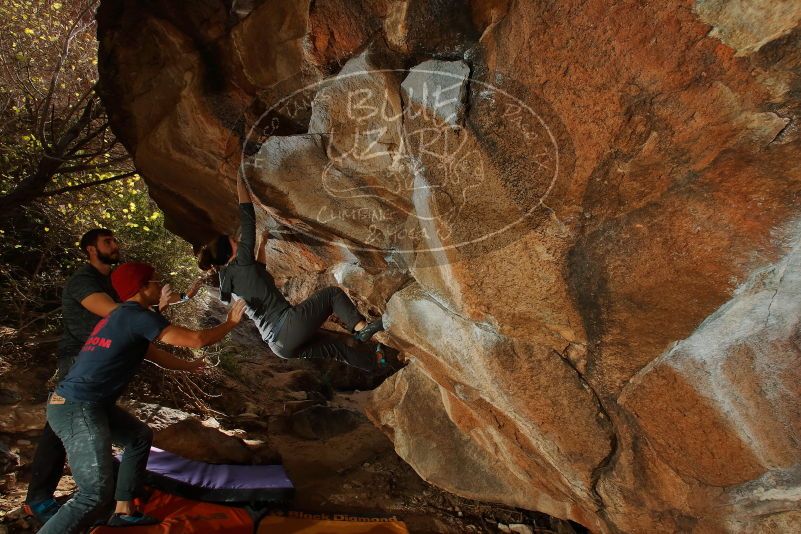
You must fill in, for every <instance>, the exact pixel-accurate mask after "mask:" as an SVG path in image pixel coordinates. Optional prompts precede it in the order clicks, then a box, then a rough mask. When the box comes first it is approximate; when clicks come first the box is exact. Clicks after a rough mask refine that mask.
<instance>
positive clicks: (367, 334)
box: [353, 319, 384, 343]
mask: <svg viewBox="0 0 801 534" xmlns="http://www.w3.org/2000/svg"><path fill="white" fill-rule="evenodd" d="M383 329H384V323H383V321H381V319H378V320H377V321H373V322H372V323H368V324H367V326H365V327H364V328H362V329H361V330H359V331H358V332H355V333H354V334H353V337H355V338H356V339H357V340H358V341H361V342H362V343H365V342H366V341H369V340H370V338H371V337H373V335H374V334H375V333H376V332H380V331H382V330H383Z"/></svg>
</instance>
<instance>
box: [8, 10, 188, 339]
mask: <svg viewBox="0 0 801 534" xmlns="http://www.w3.org/2000/svg"><path fill="white" fill-rule="evenodd" d="M96 6H97V0H71V1H70V2H56V1H53V0H3V2H1V3H0V200H2V197H3V196H8V195H9V194H10V193H12V192H14V191H17V190H18V189H19V188H20V186H24V185H26V184H31V183H33V184H34V185H35V186H36V187H37V188H38V192H37V193H36V194H35V195H34V198H35V197H37V196H38V198H35V201H33V202H30V203H25V204H24V205H22V207H21V208H20V207H19V206H13V207H14V208H15V209H14V211H13V215H12V216H8V217H6V218H3V217H2V215H3V214H0V326H7V327H10V328H12V329H14V330H19V329H20V328H22V329H23V330H24V331H25V332H34V331H36V332H45V333H55V332H57V331H58V330H59V329H60V328H61V324H60V323H61V322H60V320H59V315H58V306H59V305H60V297H59V295H60V290H61V287H62V286H63V283H64V281H65V279H66V277H68V276H69V275H70V274H71V273H72V272H74V271H75V269H77V267H78V266H79V265H81V264H82V263H84V262H85V261H86V258H85V256H84V255H83V253H82V252H81V251H79V250H78V248H77V242H78V240H79V239H80V236H81V235H82V234H83V233H84V232H85V231H87V230H89V229H90V228H93V227H105V228H109V229H111V230H112V231H114V233H115V234H116V235H117V237H118V239H119V240H120V242H121V246H122V251H123V259H127V260H140V261H147V262H150V263H153V264H154V265H156V267H157V268H158V269H159V271H160V272H161V273H162V275H163V277H164V278H165V279H168V280H170V281H172V283H173V285H174V286H176V287H177V288H181V289H183V288H185V287H186V286H187V285H188V284H189V281H190V279H191V278H192V277H194V276H195V275H196V273H197V272H198V271H197V268H196V267H195V266H194V260H193V258H192V256H191V250H190V248H189V246H188V245H187V244H186V243H185V242H183V241H182V240H180V239H179V238H177V237H176V236H174V235H172V234H170V233H169V232H168V231H167V230H166V229H165V228H164V220H163V216H162V214H161V212H160V211H159V210H158V208H157V206H156V205H155V204H154V203H153V201H152V200H151V199H150V197H149V196H148V194H147V189H146V187H145V185H144V183H143V182H142V180H141V179H140V178H139V177H138V176H136V175H134V176H132V177H130V178H124V179H122V180H119V181H110V182H107V183H103V184H101V185H93V186H91V187H88V188H85V189H80V190H69V189H70V188H75V187H78V186H81V185H83V184H91V183H94V182H98V181H102V180H105V179H109V178H112V177H115V176H119V175H121V174H126V173H129V172H131V169H132V165H131V161H130V158H129V157H128V155H127V153H125V151H124V149H123V147H122V146H121V145H120V144H119V143H118V142H117V140H116V138H115V137H114V136H113V134H112V132H111V131H110V130H109V129H108V124H107V119H106V117H105V113H103V112H102V105H101V104H100V103H99V101H98V98H97V95H95V94H94V86H95V83H96V80H97V78H98V73H97V42H96V40H95V21H94V18H93V17H94V8H95V7H96ZM87 110H88V111H91V113H90V114H89V119H87V121H85V122H83V123H81V122H80V121H78V122H77V123H76V121H77V120H78V117H80V116H81V115H82V114H83V113H84V112H85V111H87ZM76 124H79V125H80V128H77V127H76ZM71 129H72V130H74V131H79V134H78V135H77V136H75V137H73V138H72V139H71V141H70V142H69V143H66V144H65V143H64V142H63V141H64V139H66V138H68V137H69V135H68V134H69V132H70V131H71ZM56 160H57V161H58V162H59V165H58V166H56V168H52V166H50V167H48V161H56ZM39 176H41V177H43V179H42V180H39V179H38V177H39ZM37 180H38V181H37ZM62 189H67V190H68V192H66V193H62V194H58V195H55V196H40V195H41V194H42V193H44V194H45V195H46V194H48V193H49V192H53V191H60V190H62Z"/></svg>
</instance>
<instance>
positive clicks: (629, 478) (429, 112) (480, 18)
mask: <svg viewBox="0 0 801 534" xmlns="http://www.w3.org/2000/svg"><path fill="white" fill-rule="evenodd" d="M98 21H99V27H98V38H99V40H100V46H101V57H100V63H99V67H100V79H101V82H102V87H103V98H104V101H105V104H106V107H107V108H108V109H109V113H110V119H111V124H112V126H113V128H114V130H115V132H116V133H117V135H118V136H119V137H120V138H121V139H122V140H123V142H124V143H125V145H126V146H127V147H128V148H129V150H130V151H131V153H132V154H133V156H134V160H135V162H136V164H137V167H138V168H139V169H140V171H141V172H142V174H143V176H144V177H145V179H146V180H147V182H148V184H149V185H150V191H151V194H152V195H153V196H154V198H155V199H156V200H157V202H159V204H160V205H161V206H162V207H163V209H164V210H165V213H166V215H167V219H168V221H169V224H170V227H171V228H172V229H174V230H175V231H176V232H178V233H180V234H181V235H182V236H184V237H185V238H187V239H188V240H190V241H191V242H193V243H194V244H199V243H201V242H203V241H204V240H206V239H208V238H209V237H210V236H211V235H212V234H213V233H215V232H224V231H225V232H227V231H232V230H234V228H235V225H236V201H235V177H236V173H237V172H238V171H241V172H244V173H245V174H246V176H247V177H248V179H249V180H250V182H251V184H252V186H253V188H254V191H255V193H256V196H257V201H258V203H259V205H260V208H261V209H260V210H259V213H260V214H261V215H260V216H259V217H260V218H259V225H260V227H261V229H262V230H263V234H264V235H263V239H262V244H263V245H264V249H263V250H264V251H263V253H262V254H261V259H263V260H264V261H265V262H266V263H267V265H268V268H269V269H270V270H271V272H272V273H273V275H274V276H275V279H276V281H277V282H278V283H279V285H280V287H281V288H282V290H283V291H284V292H285V293H286V294H287V296H288V298H289V299H290V300H292V301H293V302H298V301H300V300H301V299H303V298H305V297H306V296H308V295H309V294H311V293H312V292H313V291H315V290H316V289H318V288H320V287H323V286H325V285H330V284H339V285H341V286H343V287H344V288H345V289H346V291H348V293H349V295H350V296H351V297H352V298H353V300H354V301H355V302H357V304H358V306H359V308H360V310H362V311H363V312H364V313H366V314H372V315H378V314H383V315H384V320H385V323H386V325H387V329H388V331H387V333H386V334H385V337H384V338H383V339H385V340H386V341H387V342H388V343H390V344H392V345H394V346H396V347H397V348H399V349H401V350H402V351H403V352H404V359H405V360H407V361H408V362H409V363H408V365H407V367H406V368H404V369H403V370H402V371H401V372H400V373H399V374H397V375H396V376H393V377H391V378H390V379H389V380H387V381H386V382H385V383H384V384H383V385H382V386H381V387H379V388H378V389H377V390H375V391H374V392H373V394H372V404H371V406H370V408H369V409H368V414H369V416H370V417H371V419H372V420H373V422H374V423H375V424H376V425H378V426H380V428H382V429H383V430H384V431H385V432H386V433H387V434H388V435H389V436H390V437H391V438H392V439H393V440H394V443H395V446H396V449H397V450H398V452H399V454H400V455H401V456H402V457H403V458H405V459H406V461H408V462H409V463H410V464H411V465H412V466H413V467H414V468H415V469H416V470H417V471H418V472H419V473H420V474H421V475H422V476H423V477H424V478H426V479H427V480H429V481H431V482H433V483H435V484H437V485H439V486H441V487H443V488H445V489H447V490H449V491H452V492H455V493H459V494H461V495H465V496H470V497H474V498H479V499H484V500H487V501H494V502H500V503H505V504H508V505H512V506H516V507H522V508H528V509H533V510H540V511H544V512H547V513H550V514H552V515H555V516H558V517H562V518H569V519H573V520H575V521H579V522H581V523H582V524H584V525H586V526H588V527H589V528H591V529H593V530H596V531H599V532H677V531H679V532H720V531H728V532H771V531H777V530H780V531H795V530H799V529H801V514H799V512H798V509H799V506H800V503H801V498H800V497H799V495H801V471H800V469H801V468H799V466H800V465H801V450H799V446H798V443H801V435H799V434H800V433H801V427H799V421H801V413H799V408H798V406H801V390H799V387H798V383H799V372H798V370H797V367H798V366H797V365H794V363H795V362H797V360H798V356H799V353H801V349H800V348H799V346H801V335H799V327H801V324H800V323H801V318H800V314H801V312H799V310H800V309H801V308H799V306H798V302H799V297H801V295H799V290H798V289H797V288H798V287H799V284H801V274H799V273H801V267H799V265H800V264H799V253H798V250H799V247H801V227H799V226H798V222H797V221H798V220H799V216H801V205H800V204H799V202H798V200H799V193H801V158H799V157H798V153H799V149H800V148H801V133H800V132H799V129H798V124H799V113H801V99H799V88H801V74H800V73H801V9H799V8H798V7H797V3H793V2H786V1H781V0H748V1H741V2H731V1H729V2H727V1H718V0H696V1H694V2H690V4H688V5H682V6H672V5H670V4H669V3H658V2H646V3H643V2H636V1H633V0H631V1H629V0H626V1H623V2H617V3H615V4H614V5H610V4H609V3H608V2H604V1H602V0H589V1H573V0H568V1H567V2H561V3H547V2H546V3H543V2H539V3H537V2H509V1H508V0H447V1H441V2H423V1H417V0H379V1H367V0H357V1H354V2H343V1H341V0H318V1H316V2H311V1H308V0H304V1H299V2H296V1H288V0H287V1H275V2H274V1H269V2H267V1H254V2H235V3H234V5H233V6H232V5H231V3H229V2H224V1H222V0H204V1H203V2H197V3H189V2H170V3H167V4H163V3H160V2H152V1H149V2H137V1H134V0H103V1H102V3H101V6H100V10H99V12H98ZM330 326H331V327H332V328H335V327H334V326H333V325H330Z"/></svg>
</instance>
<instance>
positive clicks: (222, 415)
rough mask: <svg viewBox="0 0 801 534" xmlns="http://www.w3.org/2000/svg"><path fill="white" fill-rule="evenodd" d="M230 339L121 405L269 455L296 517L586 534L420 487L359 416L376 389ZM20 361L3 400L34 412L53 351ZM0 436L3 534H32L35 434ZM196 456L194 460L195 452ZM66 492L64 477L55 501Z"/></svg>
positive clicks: (355, 375) (157, 374)
mask: <svg viewBox="0 0 801 534" xmlns="http://www.w3.org/2000/svg"><path fill="white" fill-rule="evenodd" d="M239 328H241V329H243V330H246V332H244V335H240V336H237V342H236V344H234V343H232V342H228V343H226V344H224V345H223V346H222V347H220V348H218V349H216V351H215V352H213V353H209V354H208V359H209V360H210V361H212V362H214V363H217V366H216V367H214V368H212V369H211V370H210V371H208V372H207V373H206V374H204V375H202V376H197V375H195V376H193V377H191V380H190V377H187V376H186V375H180V374H179V373H172V372H166V371H164V370H161V369H158V368H156V367H155V366H152V365H150V364H145V366H144V367H143V370H142V372H140V376H139V377H138V378H137V379H136V380H135V382H134V383H133V384H132V385H131V387H130V388H129V392H128V394H127V395H126V397H125V398H124V401H123V402H129V403H133V404H131V405H132V406H137V404H136V402H145V403H151V405H152V404H155V405H161V406H167V407H170V408H176V409H178V410H182V411H183V412H187V413H189V414H191V415H193V416H195V417H197V418H198V419H202V420H211V421H215V425H218V426H219V429H220V431H223V432H225V433H226V434H228V435H232V436H236V437H238V438H242V439H244V440H245V443H246V444H247V445H248V447H249V448H250V449H252V450H253V451H254V452H253V454H254V457H253V461H260V457H261V459H262V460H263V458H264V457H265V451H268V453H267V456H270V455H271V454H274V453H278V454H279V455H280V456H281V458H282V460H283V464H284V466H285V469H286V470H287V472H288V473H289V476H290V478H291V479H292V480H293V482H294V484H295V486H296V498H295V500H294V502H293V503H292V507H291V509H293V510H299V511H304V512H318V513H319V512H336V513H344V514H350V515H368V516H396V517H398V518H399V519H401V520H403V521H405V522H406V524H407V525H408V527H409V530H410V531H411V532H421V533H422V532H442V533H450V532H453V533H463V532H500V531H509V530H508V527H507V526H508V525H514V527H513V528H514V530H513V531H516V532H558V533H560V534H570V533H573V532H585V531H584V530H583V529H582V528H581V527H579V526H577V525H575V524H572V523H569V522H566V521H560V520H557V519H553V518H550V517H548V516H546V515H544V514H538V513H534V512H527V511H523V510H516V509H512V508H507V507H503V506H499V505H493V504H488V503H481V502H477V501H470V500H467V499H462V498H460V497H457V496H455V495H452V494H449V493H447V492H445V491H442V490H440V489H438V488H436V487H434V486H432V485H430V484H428V483H427V482H425V481H424V480H422V479H421V478H420V477H419V476H418V475H417V474H416V473H415V471H414V470H413V469H412V468H411V467H410V466H409V465H407V464H406V463H405V462H403V460H401V459H400V457H398V455H397V454H396V453H395V451H394V449H393V446H392V443H391V442H390V441H389V439H388V438H387V437H386V436H384V434H382V433H381V432H380V431H379V430H378V429H377V428H375V427H374V426H373V425H372V424H371V423H370V422H369V421H368V420H367V418H366V417H365V416H364V415H363V413H362V411H361V405H362V403H363V402H364V400H365V396H366V393H365V392H364V391H363V390H364V389H368V388H370V387H374V386H375V385H376V383H377V382H378V381H380V378H376V377H369V376H365V375H363V374H361V373H360V372H354V371H351V370H348V369H343V368H342V367H340V366H339V365H338V364H334V365H328V366H322V367H320V366H315V365H312V364H311V363H309V362H302V361H285V360H281V359H280V358H277V357H276V356H274V355H272V354H271V353H270V352H269V350H268V349H267V348H266V347H265V346H264V345H263V344H262V343H261V342H260V340H258V338H257V337H255V336H254V332H253V331H250V330H249V329H247V327H239ZM23 352H24V351H23ZM18 358H19V357H18ZM22 360H23V361H13V362H8V361H6V362H5V363H6V366H5V369H6V372H4V373H2V374H0V400H2V399H3V398H6V399H7V401H16V402H18V403H26V402H28V403H43V402H44V400H45V395H46V393H45V392H46V390H47V384H46V382H47V378H48V377H49V375H50V372H51V370H52V368H53V367H54V361H55V360H54V356H53V351H52V347H51V348H50V349H46V350H39V351H37V353H36V354H35V355H33V356H31V355H28V356H25V357H23V358H22ZM135 401H136V402H135ZM7 404H8V402H7ZM37 406H39V409H42V410H43V409H44V405H43V404H41V405H37ZM0 409H2V407H0ZM133 411H134V413H137V411H136V409H135V408H134V409H133ZM210 418H213V419H210ZM149 424H150V423H149ZM151 426H152V424H151ZM6 431H7V429H4V428H0V442H2V443H4V444H5V445H6V446H7V447H8V448H9V449H10V450H11V451H12V453H16V454H18V455H19V458H20V460H19V464H20V465H19V466H18V467H16V468H15V469H12V470H10V472H9V473H7V474H5V475H4V479H3V483H2V486H1V487H0V490H1V492H0V534H2V533H3V532H20V533H22V532H35V531H36V526H35V525H34V524H33V523H32V522H31V521H30V520H29V519H26V518H25V517H24V515H23V514H22V512H21V509H20V507H21V504H22V502H23V500H24V496H25V492H26V489H27V482H28V478H29V476H30V473H29V464H30V461H31V457H32V455H33V451H34V447H35V443H36V439H37V437H38V436H37V432H35V431H34V432H29V433H16V434H11V433H7V432H6ZM162 446H163V447H164V448H167V449H169V446H168V445H162ZM196 446H197V447H198V452H199V453H202V448H203V444H202V443H197V444H196ZM260 455H261V456H260ZM73 489H74V485H73V484H72V479H71V478H70V477H69V476H65V477H64V478H62V481H61V484H60V486H59V492H58V494H57V495H68V494H69V493H70V492H71V491H72V490H73ZM499 524H500V525H499ZM526 528H527V529H528V530H526Z"/></svg>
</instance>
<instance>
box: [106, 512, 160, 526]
mask: <svg viewBox="0 0 801 534" xmlns="http://www.w3.org/2000/svg"><path fill="white" fill-rule="evenodd" d="M159 523H161V519H159V518H157V517H153V516H149V515H145V514H143V513H142V512H136V513H135V514H133V515H128V514H119V513H114V514H112V515H111V517H110V518H109V520H108V521H107V522H106V526H107V527H142V526H145V525H158V524H159Z"/></svg>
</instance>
